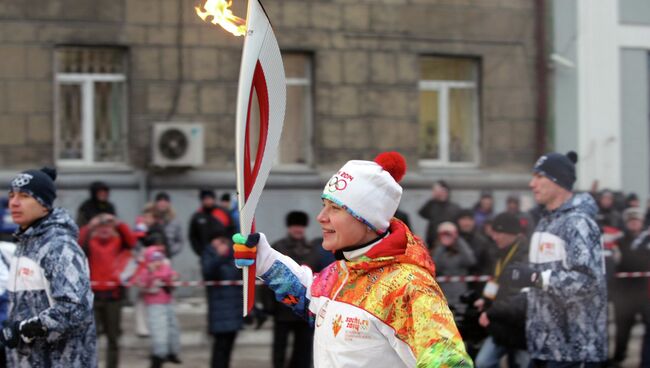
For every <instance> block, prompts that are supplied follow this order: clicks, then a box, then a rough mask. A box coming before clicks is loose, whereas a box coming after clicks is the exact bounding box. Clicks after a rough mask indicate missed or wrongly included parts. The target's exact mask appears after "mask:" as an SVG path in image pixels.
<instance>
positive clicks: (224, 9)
mask: <svg viewBox="0 0 650 368" xmlns="http://www.w3.org/2000/svg"><path fill="white" fill-rule="evenodd" d="M231 5H232V1H226V0H208V1H206V3H205V5H204V8H205V10H202V9H200V8H198V7H197V8H196V11H197V14H198V15H199V16H200V17H201V18H203V19H206V18H207V16H208V15H212V17H213V19H212V23H215V24H220V25H222V26H223V27H224V29H226V30H228V31H229V32H231V33H233V34H235V35H242V34H243V35H245V38H244V49H243V51H242V59H241V66H240V70H239V86H238V92H237V115H236V124H237V126H236V163H237V165H236V166H237V195H238V200H239V211H240V227H241V233H242V235H244V236H246V235H248V234H250V233H251V232H253V231H254V216H255V208H256V207H257V204H258V202H259V200H260V196H261V195H262V190H263V189H264V184H265V183H266V180H267V179H268V176H269V173H270V172H271V167H272V166H273V163H274V161H275V157H276V154H277V148H278V144H279V143H280V136H281V135H282V125H283V122H284V113H285V107H286V95H287V91H286V82H285V76H284V66H283V64H282V57H281V54H280V48H279V46H278V41H277V40H276V38H275V34H274V33H273V29H272V28H271V23H270V22H269V18H268V16H267V14H266V12H265V11H264V8H263V7H262V5H261V3H260V2H259V0H249V1H248V9H247V14H246V21H245V25H244V24H243V20H242V19H241V18H238V17H236V16H234V15H233V14H232V12H231V11H230V9H229V8H230V6H231ZM253 93H255V94H256V96H257V101H258V106H257V108H258V111H259V127H258V129H257V131H258V132H259V133H258V134H259V136H258V137H257V150H256V153H255V157H254V159H253V157H252V154H251V141H252V140H251V138H252V137H251V135H252V134H253V130H254V129H251V126H252V125H253V123H252V121H251V110H252V109H253V108H254V106H252V105H253ZM243 277H244V316H246V315H247V314H248V313H249V312H250V310H251V309H252V308H253V305H254V303H255V265H253V266H250V267H245V268H244V270H243Z"/></svg>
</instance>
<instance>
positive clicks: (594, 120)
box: [550, 0, 650, 199]
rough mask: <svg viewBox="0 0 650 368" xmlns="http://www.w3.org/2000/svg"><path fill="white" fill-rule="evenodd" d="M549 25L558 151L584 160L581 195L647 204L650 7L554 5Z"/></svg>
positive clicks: (637, 3)
mask: <svg viewBox="0 0 650 368" xmlns="http://www.w3.org/2000/svg"><path fill="white" fill-rule="evenodd" d="M552 18H553V19H554V22H553V26H552V28H553V31H552V32H553V40H554V42H553V46H552V48H553V49H552V50H550V62H551V65H552V68H553V73H552V75H553V85H554V87H553V97H552V99H553V105H554V109H553V113H552V115H553V120H554V126H555V130H554V141H555V146H556V147H557V148H558V149H559V150H568V149H575V150H576V152H578V154H579V155H580V156H581V159H580V162H579V164H578V184H577V185H578V186H579V188H580V189H583V190H588V189H590V187H591V186H592V185H593V184H594V183H595V182H597V185H598V187H599V188H600V189H603V188H609V189H612V190H622V191H625V192H630V191H632V192H635V193H637V194H638V195H639V196H640V197H641V198H642V199H645V198H647V197H648V193H649V192H650V159H649V157H650V156H649V153H650V152H649V151H648V147H649V144H648V143H650V142H649V139H650V132H649V130H648V126H649V125H650V113H649V111H650V110H649V109H648V104H649V101H650V92H649V85H650V76H649V70H650V57H649V55H650V53H649V50H650V4H648V2H647V1H643V0H618V1H603V2H593V1H588V0H585V1H583V0H575V1H554V2H553V10H552ZM576 148H577V149H576Z"/></svg>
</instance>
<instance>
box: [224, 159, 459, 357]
mask: <svg viewBox="0 0 650 368" xmlns="http://www.w3.org/2000/svg"><path fill="white" fill-rule="evenodd" d="M405 170H406V165H405V162H404V159H403V157H402V156H401V155H399V154H397V153H394V152H392V153H384V154H381V155H379V156H378V157H377V158H376V159H375V162H372V161H349V162H348V163H347V164H346V165H344V166H343V167H342V168H341V170H339V171H338V172H337V173H336V174H335V175H334V176H333V177H332V178H331V180H330V181H329V182H328V183H327V185H326V186H325V188H324V191H323V194H322V198H323V210H322V211H321V213H320V214H319V215H318V218H317V219H318V222H319V223H320V225H321V227H322V229H323V248H325V249H326V250H329V251H335V252H336V255H337V258H338V261H337V262H334V263H332V264H331V265H329V266H328V267H326V268H325V269H324V270H323V271H322V272H320V273H319V274H316V275H314V274H313V273H312V271H311V269H310V268H308V267H306V266H300V265H298V264H297V263H296V262H294V261H293V260H292V259H291V258H289V257H287V256H284V255H282V254H280V253H279V252H277V251H275V250H274V249H272V248H271V247H270V245H269V244H268V242H267V241H266V237H265V236H264V234H254V235H251V236H249V237H248V238H244V237H243V236H241V235H236V236H235V237H234V238H235V242H236V244H235V246H234V247H235V252H236V254H235V258H236V262H237V263H238V265H240V266H245V265H247V264H251V263H252V262H254V260H255V259H256V260H257V274H258V275H259V276H261V277H262V279H263V280H264V282H265V284H266V285H268V286H269V287H270V288H271V289H272V290H273V291H274V292H275V295H276V298H277V300H279V301H281V302H283V303H284V304H286V305H288V306H290V307H291V308H292V309H293V310H294V312H295V313H297V314H299V315H301V316H303V317H304V318H306V319H307V320H309V321H310V323H313V324H314V325H315V336H314V365H315V366H316V367H415V366H417V367H472V362H471V360H470V358H469V357H468V355H467V354H466V352H465V348H464V345H463V342H462V340H461V337H460V335H459V334H458V330H457V329H456V326H455V324H454V321H453V316H452V314H451V312H450V311H449V308H448V307H447V302H446V300H445V297H444V296H443V294H442V292H441V291H440V288H439V286H438V284H437V283H436V281H435V279H434V264H433V261H432V260H431V257H430V256H429V253H428V251H427V248H426V246H425V245H424V244H423V243H422V241H421V240H420V239H419V238H416V237H415V236H414V235H413V234H412V233H411V231H410V230H409V229H408V228H407V227H406V225H404V223H402V222H401V221H399V220H397V219H394V218H392V217H393V214H394V213H395V210H396V209H397V207H398V204H399V200H400V198H401V194H402V188H401V187H400V186H399V184H398V181H399V180H400V179H401V178H402V176H403V175H404V172H405ZM245 243H248V245H245Z"/></svg>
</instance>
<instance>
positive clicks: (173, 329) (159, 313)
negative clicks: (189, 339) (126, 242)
mask: <svg viewBox="0 0 650 368" xmlns="http://www.w3.org/2000/svg"><path fill="white" fill-rule="evenodd" d="M176 279H178V273H177V272H176V271H174V269H173V268H172V266H171V264H170V262H169V259H168V258H167V257H165V248H164V247H163V246H160V245H154V246H150V247H148V248H146V249H145V251H144V257H143V261H142V264H141V265H140V268H139V269H138V271H136V274H135V275H134V277H133V282H134V283H135V284H136V285H137V286H140V287H141V288H142V291H141V296H142V298H143V299H144V303H145V305H146V310H147V322H148V325H149V330H150V331H151V342H152V355H151V367H152V368H158V367H162V364H163V363H164V362H166V361H169V362H173V363H181V361H180V360H179V359H178V354H179V352H180V337H179V329H178V321H177V319H176V315H175V314H174V305H173V297H172V289H173V286H172V282H173V281H174V280H176Z"/></svg>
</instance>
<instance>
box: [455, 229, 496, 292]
mask: <svg viewBox="0 0 650 368" xmlns="http://www.w3.org/2000/svg"><path fill="white" fill-rule="evenodd" d="M459 235H460V237H461V238H463V240H465V242H466V243H467V245H469V247H470V248H471V249H472V252H474V257H475V258H476V264H474V266H472V267H470V269H469V273H470V274H471V275H490V274H492V272H493V271H494V260H495V257H496V255H495V249H496V245H495V244H494V243H493V242H492V241H491V240H490V239H488V238H487V237H486V236H483V235H482V234H481V233H480V232H478V231H472V232H471V233H463V232H461V233H459ZM484 286H485V283H484V282H472V283H471V284H470V285H469V287H470V288H471V289H472V290H475V291H476V292H477V293H478V295H481V292H482V291H483V287H484Z"/></svg>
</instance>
